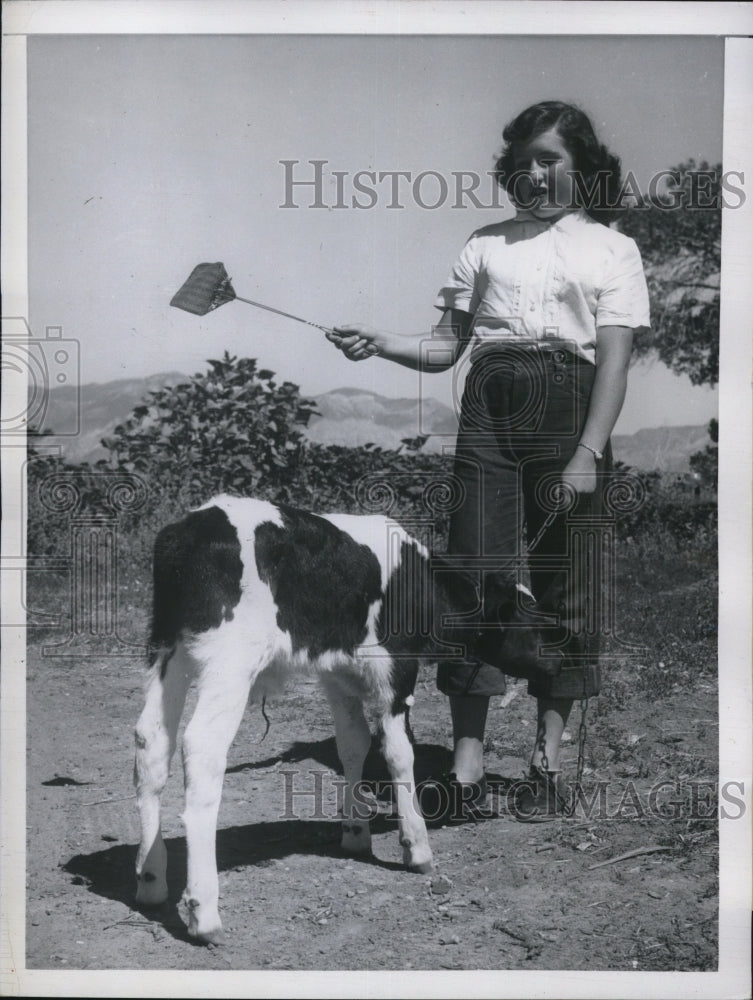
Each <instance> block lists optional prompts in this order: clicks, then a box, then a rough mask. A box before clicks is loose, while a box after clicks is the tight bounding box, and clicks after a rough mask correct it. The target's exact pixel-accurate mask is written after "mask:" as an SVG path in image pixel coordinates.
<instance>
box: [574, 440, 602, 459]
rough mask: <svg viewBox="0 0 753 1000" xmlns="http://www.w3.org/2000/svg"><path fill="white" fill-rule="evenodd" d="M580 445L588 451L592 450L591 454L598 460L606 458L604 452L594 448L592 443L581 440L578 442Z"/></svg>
mask: <svg viewBox="0 0 753 1000" xmlns="http://www.w3.org/2000/svg"><path fill="white" fill-rule="evenodd" d="M578 447H579V448H585V449H586V451H590V452H591V454H592V455H593V456H594V458H595V459H596V460H597V461H598V462H600V461H601V460H602V458H604V455H603V453H602V452H600V451H599V450H598V449H597V448H592V447H591V445H590V444H586V443H585V441H579V442H578Z"/></svg>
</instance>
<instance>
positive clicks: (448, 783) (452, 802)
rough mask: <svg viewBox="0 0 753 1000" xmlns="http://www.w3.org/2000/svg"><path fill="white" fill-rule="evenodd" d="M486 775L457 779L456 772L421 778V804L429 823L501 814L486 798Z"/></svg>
mask: <svg viewBox="0 0 753 1000" xmlns="http://www.w3.org/2000/svg"><path fill="white" fill-rule="evenodd" d="M487 791H488V788H487V783H486V776H485V775H484V776H482V778H481V780H480V781H458V779H457V775H456V774H455V773H454V772H450V774H444V775H442V777H441V778H439V779H436V778H430V779H428V780H427V781H422V782H421V784H420V785H418V787H417V788H416V796H417V798H418V804H419V807H420V809H421V813H422V814H423V817H424V819H425V820H426V821H427V822H428V823H441V824H444V823H477V822H480V821H482V820H487V819H494V818H496V817H497V816H498V815H499V813H497V812H496V811H495V810H493V809H490V808H489V806H488V804H487V801H486V796H487Z"/></svg>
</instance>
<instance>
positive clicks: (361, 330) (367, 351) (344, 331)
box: [326, 323, 389, 361]
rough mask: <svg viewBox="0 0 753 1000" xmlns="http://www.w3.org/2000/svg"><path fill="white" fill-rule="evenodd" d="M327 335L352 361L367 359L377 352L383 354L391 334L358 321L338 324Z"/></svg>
mask: <svg viewBox="0 0 753 1000" xmlns="http://www.w3.org/2000/svg"><path fill="white" fill-rule="evenodd" d="M326 336H327V340H329V341H330V342H331V343H333V344H334V345H335V347H337V348H338V349H339V350H341V351H342V352H343V354H344V355H345V357H346V358H348V359H349V360H350V361H365V360H366V358H371V357H373V356H374V355H375V354H381V353H382V352H383V351H384V350H385V348H386V347H387V341H388V338H389V334H387V333H385V332H383V331H382V330H375V329H374V328H373V327H370V326H361V325H360V324H356V323H349V324H347V325H345V326H336V327H335V328H334V329H333V330H332V333H328V334H327V335H326Z"/></svg>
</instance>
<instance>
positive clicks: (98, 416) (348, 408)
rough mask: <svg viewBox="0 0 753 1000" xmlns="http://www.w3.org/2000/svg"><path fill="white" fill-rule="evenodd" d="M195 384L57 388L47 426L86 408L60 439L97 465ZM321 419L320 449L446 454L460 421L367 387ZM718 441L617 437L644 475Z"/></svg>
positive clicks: (431, 405) (323, 406)
mask: <svg viewBox="0 0 753 1000" xmlns="http://www.w3.org/2000/svg"><path fill="white" fill-rule="evenodd" d="M186 380H187V376H185V375H182V374H180V373H179V372H169V373H162V374H159V375H150V376H148V377H147V378H133V379H118V380H116V381H113V382H104V383H90V384H88V385H83V386H81V387H80V390H79V389H76V388H71V387H62V388H56V389H53V390H51V391H50V393H49V398H48V405H47V408H46V412H45V414H44V427H45V428H49V429H50V430H53V431H54V430H55V429H59V428H63V427H70V426H71V425H72V423H73V418H74V416H75V408H76V406H77V405H79V398H80V407H81V433H80V434H78V435H76V436H74V437H59V438H56V439H55V443H59V444H60V445H61V446H62V448H63V454H64V455H65V457H66V459H67V460H68V461H70V462H96V461H97V459H99V458H104V457H105V456H106V454H107V452H106V451H105V449H104V448H103V447H102V446H101V444H100V441H101V439H102V438H103V437H106V436H107V435H108V434H110V433H112V431H113V429H114V428H115V427H116V425H117V424H119V423H122V422H123V421H124V420H125V419H126V418H127V417H128V416H129V414H130V413H131V411H132V410H133V409H134V407H135V406H137V405H138V404H139V403H140V402H141V401H142V400H143V399H144V397H145V396H146V395H147V393H149V392H150V391H151V390H152V389H158V388H160V387H162V386H165V385H177V384H178V383H179V382H184V381H186ZM314 399H315V400H316V404H317V409H318V411H319V413H318V415H316V416H313V417H312V418H311V421H310V423H309V426H308V428H307V430H306V434H307V436H308V438H309V440H311V441H314V442H316V443H318V444H338V445H345V446H349V447H358V446H359V445H364V444H368V443H369V442H371V443H372V444H375V445H378V446H379V447H381V448H398V447H399V446H400V443H401V440H402V439H403V438H415V437H417V436H418V435H419V434H420V435H429V437H428V439H427V441H426V443H425V445H424V450H425V451H429V452H440V451H441V450H442V449H443V448H446V447H450V448H452V446H453V443H454V435H455V432H456V430H457V420H456V417H455V414H454V412H453V411H452V409H450V407H449V406H445V404H444V403H441V402H439V400H436V399H433V398H431V397H428V398H426V399H424V400H422V401H421V403H420V404H419V402H418V401H417V400H416V399H412V398H402V399H390V398H388V397H386V396H381V395H379V394H378V393H376V392H370V391H368V390H365V389H352V388H343V389H332V390H331V391H330V392H325V393H323V394H322V395H320V396H315V397H314ZM709 442H710V439H709V436H708V431H707V430H706V428H705V427H687V426H685V427H651V428H644V429H643V430H640V431H637V432H636V433H635V434H629V435H628V434H618V435H616V436H615V437H614V438H613V442H612V443H613V448H614V453H615V458H616V459H618V460H619V461H621V462H624V463H625V465H629V466H632V467H633V468H636V469H645V470H650V469H658V470H660V471H662V472H677V473H684V472H687V471H688V469H689V465H688V459H689V457H690V456H691V455H692V454H693V453H694V452H696V451H701V450H702V449H703V448H704V447H705V446H706V445H707V444H709Z"/></svg>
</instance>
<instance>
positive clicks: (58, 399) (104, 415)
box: [40, 372, 187, 462]
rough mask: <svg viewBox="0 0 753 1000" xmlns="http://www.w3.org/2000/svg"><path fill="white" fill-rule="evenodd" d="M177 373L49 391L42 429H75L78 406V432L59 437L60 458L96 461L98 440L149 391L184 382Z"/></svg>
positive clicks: (100, 455)
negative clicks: (77, 408) (61, 449)
mask: <svg viewBox="0 0 753 1000" xmlns="http://www.w3.org/2000/svg"><path fill="white" fill-rule="evenodd" d="M186 381H187V377H186V376H185V375H182V374H181V373H180V372H162V373H160V374H159V375H148V376H147V377H146V378H123V379H116V380H115V381H113V382H90V383H89V384H88V385H82V386H80V387H77V386H64V387H61V388H57V389H52V390H51V391H50V392H49V393H48V396H47V407H46V410H45V412H44V420H43V421H42V428H40V429H45V430H46V429H48V428H49V429H50V430H52V431H55V430H58V429H59V428H63V427H65V428H70V427H75V426H76V407H77V406H80V427H81V430H80V433H79V434H77V435H76V436H75V437H60V438H58V439H57V440H56V442H55V443H56V444H61V445H62V448H63V455H64V456H65V458H66V459H67V461H69V462H96V461H97V460H98V459H100V458H105V457H106V455H107V451H106V450H105V449H104V448H103V447H102V445H101V444H100V441H101V439H102V438H103V437H107V435H108V434H111V433H112V431H113V430H114V428H115V427H116V426H117V425H118V424H120V423H122V422H123V421H124V420H125V419H126V417H128V416H129V415H130V413H131V411H132V410H133V409H134V407H136V406H138V404H139V403H140V402H141V401H142V400H143V399H144V397H145V396H146V395H147V393H149V392H150V391H151V390H152V389H160V388H162V386H166V385H177V384H178V383H179V382H186Z"/></svg>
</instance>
